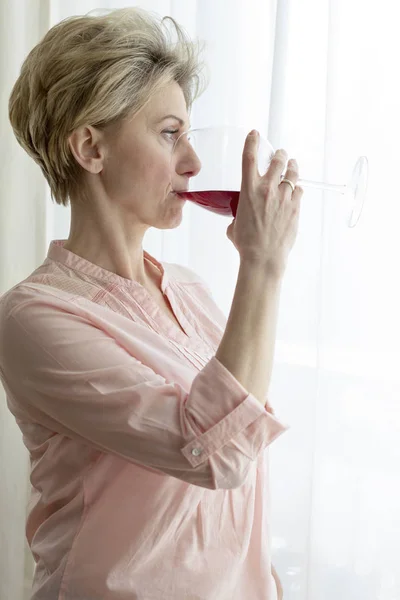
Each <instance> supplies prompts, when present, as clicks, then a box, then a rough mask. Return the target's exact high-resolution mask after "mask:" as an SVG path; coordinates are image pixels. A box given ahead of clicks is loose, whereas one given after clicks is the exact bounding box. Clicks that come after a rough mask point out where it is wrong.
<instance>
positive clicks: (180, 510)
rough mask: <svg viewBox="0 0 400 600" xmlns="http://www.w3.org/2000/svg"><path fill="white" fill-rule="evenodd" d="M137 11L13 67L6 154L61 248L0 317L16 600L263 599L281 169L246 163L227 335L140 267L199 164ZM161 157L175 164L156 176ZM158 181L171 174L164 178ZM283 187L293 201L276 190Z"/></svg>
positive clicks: (155, 28)
mask: <svg viewBox="0 0 400 600" xmlns="http://www.w3.org/2000/svg"><path fill="white" fill-rule="evenodd" d="M173 23H174V25H175V28H176V31H177V33H178V37H179V43H178V44H172V42H171V40H170V39H169V34H168V32H167V31H166V30H165V27H164V22H162V23H159V22H158V21H157V20H156V19H155V18H152V17H150V15H149V14H147V13H146V12H144V11H142V10H138V9H133V8H132V9H124V10H118V11H114V12H111V13H110V14H108V15H106V16H102V17H93V16H83V17H72V18H69V19H66V20H64V21H62V22H61V23H59V24H57V25H56V26H55V27H53V28H52V29H51V30H50V31H49V32H48V33H47V35H46V36H45V37H44V39H43V40H42V41H41V42H40V43H39V44H38V45H37V46H36V47H35V48H34V49H33V50H32V51H31V53H30V54H29V55H28V57H27V59H26V60H25V62H24V64H23V66H22V70H21V74H20V76H19V78H18V80H17V82H16V84H15V86H14V88H13V91H12V94H11V97H10V120H11V124H12V126H13V129H14V132H15V135H16V137H17V139H18V141H19V143H20V144H21V145H22V146H23V147H24V149H25V150H26V151H27V152H28V153H29V154H30V156H32V157H33V158H34V160H35V161H36V162H37V163H38V164H39V165H40V167H41V169H42V171H43V173H44V176H45V177H46V179H47V181H48V183H49V186H50V189H51V193H52V198H53V199H55V201H56V202H57V203H59V204H63V205H68V203H70V205H71V228H70V234H69V237H68V239H67V240H53V241H52V243H51V244H50V247H49V251H48V255H47V258H46V260H45V261H44V262H43V264H42V265H41V266H39V267H38V268H37V269H36V270H35V271H34V272H33V273H32V274H30V275H29V276H28V277H27V278H26V279H25V280H24V281H22V282H20V283H18V284H17V285H16V286H14V287H13V288H12V289H11V290H9V291H8V292H7V293H6V294H4V295H3V296H2V298H1V302H0V375H1V381H2V383H3V386H4V388H5V391H6V396H7V404H8V407H9V409H10V410H11V412H12V413H13V415H14V416H15V418H16V421H17V423H18V425H19V427H20V429H21V431H22V433H23V441H24V444H25V445H26V447H27V449H28V450H29V453H30V460H31V483H32V488H31V500H30V503H29V507H28V509H29V510H28V518H27V524H26V536H27V540H28V543H29V545H30V548H31V551H32V554H33V556H34V559H35V562H36V568H35V574H34V582H33V589H32V596H31V600H56V599H60V600H122V599H124V600H127V599H128V598H129V599H140V600H150V599H154V600H156V599H157V600H158V599H159V600H169V599H171V600H172V599H173V600H195V599H196V600H200V599H201V600H211V599H213V600H239V599H240V600H243V599H246V600H272V599H275V598H277V597H279V598H282V590H281V586H280V582H279V579H278V577H277V575H276V573H275V571H274V569H273V567H272V565H271V547H270V531H269V523H268V510H269V503H268V479H267V474H268V473H267V467H268V456H267V450H268V446H269V444H270V443H271V442H272V441H273V440H275V439H276V438H277V437H278V436H279V435H280V434H281V433H282V432H283V431H285V429H286V428H287V427H286V426H285V425H283V424H282V423H281V422H280V421H279V420H278V419H277V418H276V417H275V416H274V413H273V411H272V409H271V408H270V406H269V404H268V403H267V390H268V385H269V380H270V375H271V368H272V359H273V347H274V342H275V327H276V321H277V310H278V302H279V294H280V288H281V283H282V277H283V274H284V271H285V266H286V262H287V258H288V255H289V252H290V249H291V248H292V246H293V244H294V241H295V237H296V232H297V225H298V215H299V207H300V197H301V194H302V190H301V189H300V188H298V187H296V188H295V184H296V181H297V179H298V169H297V165H296V162H295V161H289V163H288V168H287V170H286V174H285V181H284V182H281V180H280V179H281V173H282V171H283V169H284V166H285V163H286V160H287V155H286V153H285V152H284V151H278V152H277V153H276V154H275V156H274V158H273V160H272V162H271V166H270V168H269V170H268V172H267V173H266V174H265V175H264V176H263V177H260V175H259V174H258V172H257V169H256V168H255V164H256V153H257V139H258V138H257V135H254V134H253V135H249V136H248V138H247V140H246V145H245V148H244V152H243V178H242V191H241V195H240V203H239V208H238V213H237V218H236V220H235V221H234V222H233V223H232V224H231V225H230V226H229V228H228V231H227V234H228V237H229V239H230V240H231V241H232V243H233V244H234V245H235V247H236V248H237V250H238V252H239V255H240V269H239V273H238V281H237V286H236V290H235V295H234V298H233V302H232V308H231V312H230V315H229V318H228V320H226V319H225V317H224V315H223V313H222V312H221V310H220V309H219V308H218V306H216V304H215V302H214V300H213V298H212V296H211V293H210V291H209V289H208V288H207V286H206V284H205V283H204V281H203V280H202V279H201V278H200V277H199V276H198V275H196V273H194V272H193V271H192V270H190V269H188V268H186V267H183V266H181V265H176V264H170V263H165V262H163V263H161V262H159V261H158V260H157V259H155V258H154V257H153V256H151V255H150V254H149V253H147V252H146V251H144V250H143V247H142V242H143V236H144V234H145V232H146V231H147V230H148V229H149V227H156V228H157V229H171V228H174V227H177V226H178V225H179V224H180V223H181V220H182V209H183V204H184V201H182V200H181V199H180V198H179V197H178V196H177V195H176V194H175V193H174V192H176V191H180V190H184V189H186V188H187V187H188V182H189V179H190V177H192V176H194V175H196V173H198V171H199V169H200V168H201V165H200V163H199V161H198V158H197V156H196V154H195V153H194V151H193V149H192V148H191V146H190V145H189V144H186V146H185V145H182V147H181V149H180V150H179V152H176V153H172V148H173V145H174V142H175V141H176V139H177V138H178V137H179V135H180V134H181V133H182V132H183V131H185V130H186V129H187V128H188V127H189V125H190V124H189V116H188V115H189V112H190V109H191V106H192V103H193V101H194V99H195V97H196V95H198V93H199V91H200V90H201V85H200V82H201V80H200V73H201V71H200V65H199V62H198V53H197V51H196V47H195V46H194V44H193V43H192V42H190V41H189V40H188V39H186V37H185V35H184V34H183V32H182V31H181V29H180V28H179V26H178V25H177V24H175V22H173ZM171 157H172V158H171ZM171 169H172V174H171ZM293 190H294V191H293Z"/></svg>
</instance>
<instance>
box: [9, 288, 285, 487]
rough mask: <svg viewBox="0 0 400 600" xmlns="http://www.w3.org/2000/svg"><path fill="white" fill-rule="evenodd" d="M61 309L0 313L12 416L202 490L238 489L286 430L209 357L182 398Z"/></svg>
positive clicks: (34, 307) (39, 306)
mask: <svg viewBox="0 0 400 600" xmlns="http://www.w3.org/2000/svg"><path fill="white" fill-rule="evenodd" d="M64 304H65V306H63V303H62V302H60V303H58V304H56V303H54V304H53V305H51V304H49V305H48V306H47V307H46V309H45V310H44V308H43V303H40V302H35V301H34V300H32V301H31V302H30V303H26V305H24V306H21V307H19V308H18V310H14V311H11V312H10V313H9V314H8V315H7V316H4V313H3V315H2V316H1V315H0V377H1V380H2V383H3V386H4V388H5V391H6V394H7V401H8V406H9V408H10V410H11V411H12V412H13V414H14V415H15V416H16V418H17V419H18V418H19V419H24V420H32V421H34V422H36V423H39V424H40V425H42V426H43V427H46V428H48V429H49V430H51V431H52V432H57V433H59V434H62V435H65V436H67V437H69V438H72V439H77V440H80V441H81V442H85V443H87V444H90V445H92V446H93V447H94V448H96V449H98V450H100V451H102V452H105V453H112V454H115V455H117V456H119V457H122V458H124V459H126V460H128V461H131V462H133V463H135V464H138V465H142V466H144V467H146V468H150V469H153V470H155V471H157V472H159V473H162V474H166V475H170V476H172V477H176V478H178V479H181V480H183V481H186V482H188V483H190V484H193V485H198V486H201V487H205V488H209V489H232V488H236V487H239V486H240V485H242V483H243V482H244V480H245V478H246V476H247V473H248V471H249V469H250V467H251V463H252V461H254V460H255V459H256V458H257V456H258V455H259V453H260V452H262V451H263V449H264V448H265V447H266V446H268V445H269V444H270V443H271V442H272V441H273V440H275V439H276V438H277V437H278V436H279V435H280V434H281V433H282V432H283V431H285V430H286V429H287V426H286V425H284V424H282V423H281V422H280V421H279V420H278V419H277V418H276V417H275V416H274V415H273V414H271V413H270V412H268V411H267V410H266V409H265V408H264V407H263V406H262V405H261V404H260V403H259V402H258V401H257V400H256V399H255V398H254V396H252V395H251V394H249V393H248V392H247V391H246V389H245V388H244V387H243V386H242V385H241V384H240V383H239V382H238V381H237V380H236V378H235V377H234V376H233V375H232V374H231V373H230V372H229V371H228V370H227V369H226V368H225V367H224V366H223V365H222V364H221V363H220V362H219V361H218V360H217V359H216V357H215V356H214V357H212V358H211V360H210V361H209V362H208V363H207V364H206V366H205V367H204V368H203V369H202V370H201V371H200V372H199V373H198V374H197V375H196V377H195V378H194V379H193V382H192V386H191V389H190V391H189V393H187V392H186V391H185V390H184V389H183V388H182V387H181V385H179V384H178V383H176V382H168V381H166V380H165V379H164V378H163V377H162V376H160V375H159V374H157V373H156V372H155V371H153V370H152V369H150V368H149V367H148V366H146V365H145V364H143V363H142V362H140V361H139V360H138V359H137V358H135V357H134V356H131V355H130V354H129V353H128V352H127V351H126V350H125V349H124V348H123V347H122V346H121V345H120V344H118V342H117V341H116V340H115V339H114V338H112V337H111V336H109V335H107V333H105V332H104V331H103V330H101V329H100V328H98V327H96V326H94V325H93V324H92V323H90V322H89V321H87V320H85V319H84V318H82V316H80V315H78V314H74V312H73V309H72V308H71V306H69V307H68V309H67V303H64Z"/></svg>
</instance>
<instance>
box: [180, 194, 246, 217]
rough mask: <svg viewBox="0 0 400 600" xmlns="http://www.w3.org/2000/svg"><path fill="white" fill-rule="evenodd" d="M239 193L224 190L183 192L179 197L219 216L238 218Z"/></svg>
mask: <svg viewBox="0 0 400 600" xmlns="http://www.w3.org/2000/svg"><path fill="white" fill-rule="evenodd" d="M239 193H240V192H230V191H223V190H206V191H204V192H181V193H179V194H178V195H179V196H181V197H182V198H187V200H191V201H192V202H194V203H195V204H198V206H202V207H203V208H205V209H206V210H210V211H211V212H214V213H217V214H218V215H224V216H226V217H236V211H237V207H238V204H239Z"/></svg>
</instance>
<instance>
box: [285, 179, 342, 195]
mask: <svg viewBox="0 0 400 600" xmlns="http://www.w3.org/2000/svg"><path fill="white" fill-rule="evenodd" d="M297 183H298V185H300V186H301V187H303V186H304V187H309V188H316V189H318V190H327V191H332V192H340V193H341V194H345V193H346V190H347V185H336V184H333V183H324V182H323V181H308V180H307V179H299V180H298V182H297Z"/></svg>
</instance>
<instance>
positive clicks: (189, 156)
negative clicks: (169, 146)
mask: <svg viewBox="0 0 400 600" xmlns="http://www.w3.org/2000/svg"><path fill="white" fill-rule="evenodd" d="M200 170H201V162H200V159H199V157H198V156H197V154H196V152H195V150H194V148H193V146H191V145H190V144H189V143H188V144H186V145H185V151H184V152H182V154H181V156H180V158H179V160H178V162H177V165H176V172H177V173H178V174H179V175H186V176H187V177H195V176H196V175H198V174H199V172H200Z"/></svg>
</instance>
